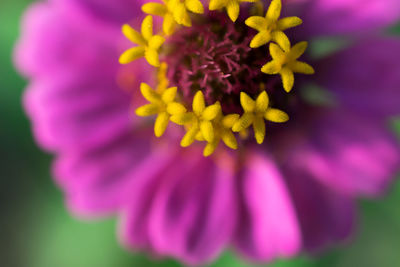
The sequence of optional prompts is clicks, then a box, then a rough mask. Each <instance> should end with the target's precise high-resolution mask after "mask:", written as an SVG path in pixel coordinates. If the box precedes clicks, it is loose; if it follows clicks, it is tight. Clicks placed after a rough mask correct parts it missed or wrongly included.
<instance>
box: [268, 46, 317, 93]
mask: <svg viewBox="0 0 400 267" xmlns="http://www.w3.org/2000/svg"><path fill="white" fill-rule="evenodd" d="M288 42H289V41H288ZM307 45H308V44H307V42H300V43H298V44H296V45H294V46H293V47H292V48H290V42H289V43H288V44H287V46H288V47H289V49H285V48H283V47H282V48H283V50H282V49H281V48H280V47H279V46H278V45H277V44H274V43H271V44H270V46H269V52H270V54H271V57H272V61H270V62H268V63H267V64H265V65H264V66H263V67H262V68H261V71H262V72H264V73H266V74H278V73H279V74H280V75H281V77H282V83H283V88H284V89H285V91H286V92H290V91H291V90H292V88H293V85H294V74H293V73H294V72H296V73H303V74H314V69H313V67H311V66H310V65H308V64H307V63H305V62H301V61H297V59H298V58H299V57H300V56H301V55H302V54H304V52H305V51H306V49H307Z"/></svg>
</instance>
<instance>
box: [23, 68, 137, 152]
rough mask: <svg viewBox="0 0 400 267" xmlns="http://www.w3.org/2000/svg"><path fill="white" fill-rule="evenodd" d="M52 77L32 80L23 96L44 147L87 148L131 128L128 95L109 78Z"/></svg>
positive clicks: (34, 127) (55, 149)
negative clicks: (50, 78)
mask: <svg viewBox="0 0 400 267" xmlns="http://www.w3.org/2000/svg"><path fill="white" fill-rule="evenodd" d="M52 78H54V80H53V79H52V80H46V81H44V80H43V81H42V80H40V81H36V82H33V83H32V84H31V85H30V86H29V88H28V91H27V93H26V95H25V99H24V102H25V108H26V110H27V113H28V115H29V116H30V118H31V119H32V122H33V129H34V133H35V136H36V139H37V140H38V141H39V143H40V144H41V145H42V146H43V147H45V148H46V149H48V150H51V151H60V150H68V151H71V150H87V149H89V148H92V147H97V146H99V145H101V144H103V143H105V142H107V141H109V140H111V139H113V138H115V137H116V136H119V135H122V134H125V133H128V132H129V131H130V129H131V127H132V126H131V124H132V120H133V119H132V118H131V117H133V116H132V115H131V114H130V112H131V108H130V95H129V94H127V93H126V92H123V91H122V90H121V89H118V88H116V86H115V84H114V83H113V82H112V79H111V78H110V79H108V80H107V78H106V77H105V76H103V79H100V78H99V79H96V78H95V77H84V75H80V74H76V75H72V77H68V76H65V77H58V79H56V78H55V77H52Z"/></svg>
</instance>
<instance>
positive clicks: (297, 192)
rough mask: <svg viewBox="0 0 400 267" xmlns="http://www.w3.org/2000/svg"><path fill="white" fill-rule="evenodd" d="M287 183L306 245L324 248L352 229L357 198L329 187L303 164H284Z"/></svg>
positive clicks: (308, 247)
mask: <svg viewBox="0 0 400 267" xmlns="http://www.w3.org/2000/svg"><path fill="white" fill-rule="evenodd" d="M282 171H283V172H284V173H285V174H286V177H287V184H288V187H289V189H290V192H291V196H292V198H293V202H294V203H295V207H296V211H297V215H298V217H299V221H300V226H301V232H302V236H303V243H304V246H305V247H306V248H307V249H308V250H311V251H315V250H321V248H324V247H326V246H328V245H331V244H332V243H334V242H337V241H341V240H344V239H346V238H348V237H349V235H350V234H351V233H352V230H353V226H354V219H355V218H354V217H355V216H354V215H355V205H354V201H353V199H351V198H349V197H348V196H346V195H344V194H342V193H339V192H336V191H334V190H331V189H329V188H328V187H327V186H324V185H322V184H320V183H319V182H317V181H316V179H315V177H312V175H311V174H309V173H307V171H306V170H304V169H301V168H291V167H290V166H283V167H282Z"/></svg>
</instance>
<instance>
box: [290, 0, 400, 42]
mask: <svg viewBox="0 0 400 267" xmlns="http://www.w3.org/2000/svg"><path fill="white" fill-rule="evenodd" d="M288 2H292V3H296V4H299V3H300V5H297V6H293V14H296V15H297V16H299V17H301V18H302V19H303V21H304V23H303V25H302V27H303V28H302V29H304V31H306V32H307V34H308V35H309V36H316V35H333V34H353V35H354V34H356V35H357V34H362V33H371V32H372V31H377V30H380V29H383V28H385V27H388V26H390V25H392V24H394V23H396V22H397V21H398V20H399V19H400V2H399V1H398V0H385V1H382V0H291V1H289V0H288ZM288 8H291V7H290V5H289V6H288ZM302 29H301V30H302Z"/></svg>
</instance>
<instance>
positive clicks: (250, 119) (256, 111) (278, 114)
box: [232, 91, 289, 144]
mask: <svg viewBox="0 0 400 267" xmlns="http://www.w3.org/2000/svg"><path fill="white" fill-rule="evenodd" d="M240 104H241V105H242V108H243V110H244V113H243V115H242V116H241V117H240V119H239V120H238V121H237V122H236V123H235V124H234V125H233V127H232V130H233V131H234V132H240V131H242V130H244V129H247V128H248V127H250V126H251V125H253V130H254V136H255V138H256V141H257V143H259V144H262V142H264V138H265V121H264V119H266V120H268V121H272V122H286V121H287V120H288V119H289V116H288V115H287V114H286V113H285V112H283V111H281V110H279V109H274V108H270V107H269V98H268V95H267V92H265V91H263V92H262V93H261V94H259V95H258V97H257V99H256V100H255V101H254V100H253V99H251V97H250V96H248V95H247V94H246V93H244V92H241V93H240Z"/></svg>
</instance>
